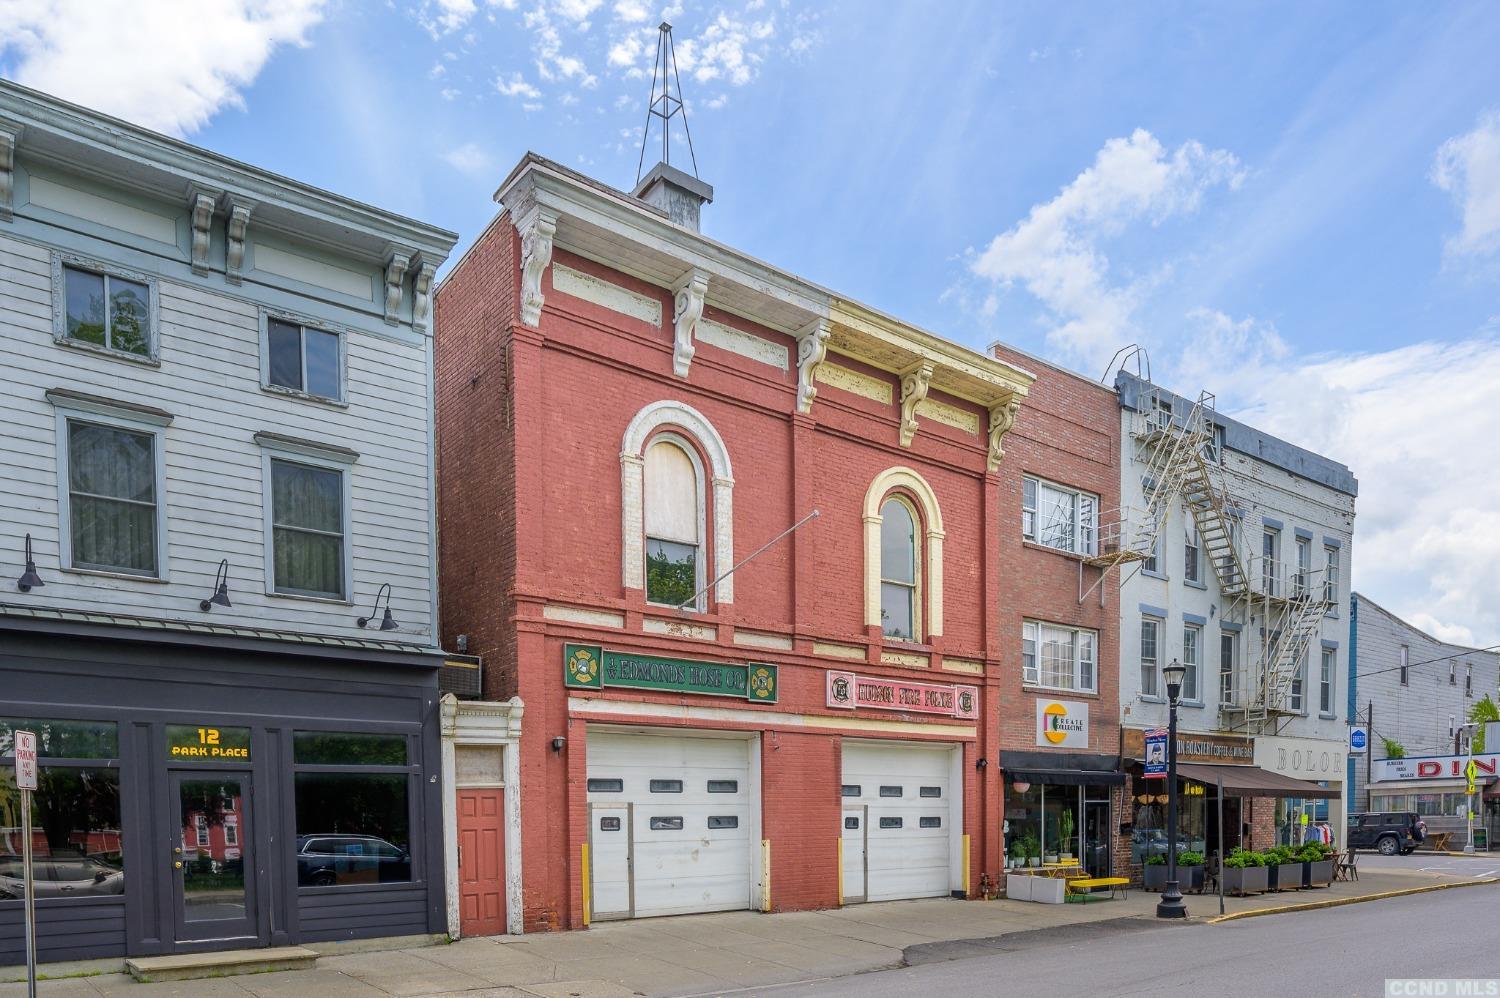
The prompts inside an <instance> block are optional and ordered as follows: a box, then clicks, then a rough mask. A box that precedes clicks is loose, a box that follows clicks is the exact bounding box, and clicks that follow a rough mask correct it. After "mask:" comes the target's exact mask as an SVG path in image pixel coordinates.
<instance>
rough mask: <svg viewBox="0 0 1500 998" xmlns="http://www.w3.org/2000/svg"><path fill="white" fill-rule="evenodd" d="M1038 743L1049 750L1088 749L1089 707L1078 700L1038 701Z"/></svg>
mask: <svg viewBox="0 0 1500 998" xmlns="http://www.w3.org/2000/svg"><path fill="white" fill-rule="evenodd" d="M1036 743H1037V744H1038V745H1045V746H1047V747H1049V748H1088V745H1089V705H1088V704H1086V703H1079V702H1078V701H1076V700H1038V701H1037V702H1036Z"/></svg>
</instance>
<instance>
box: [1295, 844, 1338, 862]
mask: <svg viewBox="0 0 1500 998" xmlns="http://www.w3.org/2000/svg"><path fill="white" fill-rule="evenodd" d="M1331 855H1333V850H1332V849H1330V848H1329V847H1328V846H1326V845H1324V844H1323V843H1322V842H1307V843H1304V844H1303V846H1302V848H1301V849H1298V850H1297V854H1296V858H1297V859H1298V860H1300V861H1301V862H1303V863H1317V862H1319V861H1321V860H1325V859H1327V858H1328V857H1329V856H1331Z"/></svg>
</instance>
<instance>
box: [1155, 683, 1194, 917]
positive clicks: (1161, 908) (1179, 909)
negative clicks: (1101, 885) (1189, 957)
mask: <svg viewBox="0 0 1500 998" xmlns="http://www.w3.org/2000/svg"><path fill="white" fill-rule="evenodd" d="M1161 672H1162V676H1163V677H1164V678H1165V679H1166V681H1167V718H1168V720H1167V887H1166V890H1164V891H1162V892H1161V900H1160V901H1158V902H1157V904H1156V917H1157V918H1186V917H1187V906H1186V905H1184V904H1183V903H1182V891H1181V890H1179V889H1178V886H1177V699H1178V697H1180V696H1181V695H1182V677H1183V676H1185V675H1187V667H1186V666H1185V665H1183V664H1182V663H1181V662H1177V661H1173V663H1172V664H1171V665H1168V666H1165V667H1164V668H1163V669H1162V670H1161Z"/></svg>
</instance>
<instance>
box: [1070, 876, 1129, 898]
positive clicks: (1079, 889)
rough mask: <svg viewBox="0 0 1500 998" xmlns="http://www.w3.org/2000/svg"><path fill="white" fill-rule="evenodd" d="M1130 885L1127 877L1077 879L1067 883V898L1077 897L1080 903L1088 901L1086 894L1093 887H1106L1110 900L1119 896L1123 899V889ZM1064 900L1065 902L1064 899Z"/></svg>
mask: <svg viewBox="0 0 1500 998" xmlns="http://www.w3.org/2000/svg"><path fill="white" fill-rule="evenodd" d="M1129 883H1130V880H1129V878H1127V877H1078V878H1076V879H1073V880H1069V881H1068V896H1070V897H1071V896H1075V895H1076V896H1077V898H1078V899H1079V900H1080V901H1086V900H1087V899H1088V892H1089V891H1090V890H1092V889H1093V888H1095V887H1108V888H1109V896H1110V897H1111V898H1113V897H1115V895H1117V894H1118V895H1119V897H1120V899H1121V900H1122V901H1123V900H1124V899H1125V887H1126V885H1127V884H1129ZM1064 900H1067V898H1066V897H1065V898H1064Z"/></svg>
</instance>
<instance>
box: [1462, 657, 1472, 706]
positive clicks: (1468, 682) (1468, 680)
mask: <svg viewBox="0 0 1500 998" xmlns="http://www.w3.org/2000/svg"><path fill="white" fill-rule="evenodd" d="M1464 696H1466V697H1473V696H1474V663H1473V662H1465V663H1464Z"/></svg>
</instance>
